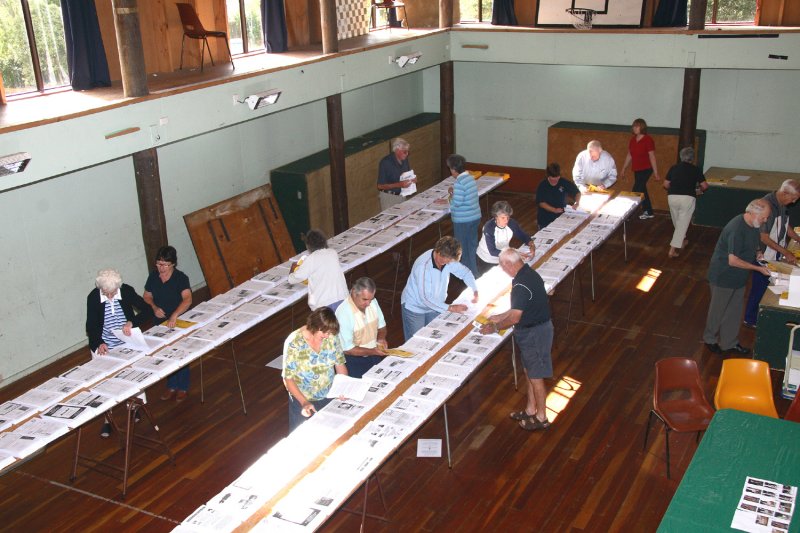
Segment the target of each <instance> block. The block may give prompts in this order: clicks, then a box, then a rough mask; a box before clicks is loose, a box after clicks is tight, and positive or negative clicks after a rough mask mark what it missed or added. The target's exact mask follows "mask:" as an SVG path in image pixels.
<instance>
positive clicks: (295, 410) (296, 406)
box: [289, 395, 331, 433]
mask: <svg viewBox="0 0 800 533" xmlns="http://www.w3.org/2000/svg"><path fill="white" fill-rule="evenodd" d="M330 401H331V399H330V398H323V399H322V400H317V401H316V402H310V403H311V405H313V406H314V409H316V410H317V411H319V410H320V409H322V408H323V407H325V406H326V405H328V404H329V403H330ZM302 411H303V408H302V406H301V405H300V402H298V401H297V400H295V399H294V396H292V395H289V433H291V432H292V431H294V430H295V429H297V428H298V427H299V426H300V424H302V423H303V422H305V421H306V420H308V418H306V417H304V416H303V412H302ZM311 416H314V415H311Z"/></svg>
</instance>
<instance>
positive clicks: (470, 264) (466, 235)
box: [453, 219, 481, 278]
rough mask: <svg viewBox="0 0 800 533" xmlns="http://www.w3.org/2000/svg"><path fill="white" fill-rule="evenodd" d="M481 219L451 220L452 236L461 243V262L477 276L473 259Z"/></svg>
mask: <svg viewBox="0 0 800 533" xmlns="http://www.w3.org/2000/svg"><path fill="white" fill-rule="evenodd" d="M480 225H481V219H477V220H473V221H472V222H453V236H454V237H455V238H456V239H457V240H458V242H459V243H460V244H461V263H462V264H463V265H464V266H465V267H467V268H468V269H470V271H471V272H472V275H473V276H475V277H476V278H477V277H478V275H479V274H478V264H477V262H476V261H475V258H476V257H477V251H478V227H479V226H480Z"/></svg>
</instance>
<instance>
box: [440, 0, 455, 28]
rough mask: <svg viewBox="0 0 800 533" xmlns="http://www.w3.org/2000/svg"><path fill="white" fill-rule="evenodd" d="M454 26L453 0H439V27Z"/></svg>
mask: <svg viewBox="0 0 800 533" xmlns="http://www.w3.org/2000/svg"><path fill="white" fill-rule="evenodd" d="M452 26H453V0H439V27H440V28H450V27H452Z"/></svg>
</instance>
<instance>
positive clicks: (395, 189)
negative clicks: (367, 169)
mask: <svg viewBox="0 0 800 533" xmlns="http://www.w3.org/2000/svg"><path fill="white" fill-rule="evenodd" d="M410 148H411V145H409V144H408V142H407V141H406V140H405V139H402V138H400V137H398V138H396V139H394V140H392V153H391V154H388V155H387V156H386V157H384V158H383V159H381V162H380V163H379V164H378V200H380V202H381V211H383V210H385V209H389V208H390V207H392V206H393V205H395V204H399V203H400V202H402V201H403V200H405V197H404V196H401V195H400V190H401V189H405V188H406V187H408V186H410V185H411V184H412V183H416V182H417V178H412V179H410V180H404V181H400V176H401V175H402V174H403V173H405V172H408V171H409V170H411V165H410V164H409V162H408V151H409V149H410Z"/></svg>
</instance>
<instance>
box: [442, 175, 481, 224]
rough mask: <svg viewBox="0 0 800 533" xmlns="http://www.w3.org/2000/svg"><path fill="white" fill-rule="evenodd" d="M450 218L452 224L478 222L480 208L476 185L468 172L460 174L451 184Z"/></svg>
mask: <svg viewBox="0 0 800 533" xmlns="http://www.w3.org/2000/svg"><path fill="white" fill-rule="evenodd" d="M450 218H451V219H452V221H453V222H454V223H463V222H472V221H474V220H480V218H481V206H480V204H479V203H478V184H477V183H475V178H473V177H472V175H471V174H470V173H469V172H462V173H461V174H459V175H458V177H457V178H456V182H455V183H454V184H453V197H452V198H451V199H450Z"/></svg>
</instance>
